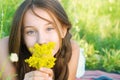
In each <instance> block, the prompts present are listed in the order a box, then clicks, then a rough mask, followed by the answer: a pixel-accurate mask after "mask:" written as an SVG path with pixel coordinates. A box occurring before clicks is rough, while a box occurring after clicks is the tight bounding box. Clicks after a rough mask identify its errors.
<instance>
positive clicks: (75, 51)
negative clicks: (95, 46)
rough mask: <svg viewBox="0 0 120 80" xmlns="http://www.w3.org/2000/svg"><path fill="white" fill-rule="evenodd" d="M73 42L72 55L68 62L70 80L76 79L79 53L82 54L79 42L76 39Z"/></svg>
mask: <svg viewBox="0 0 120 80" xmlns="http://www.w3.org/2000/svg"><path fill="white" fill-rule="evenodd" d="M71 44H72V56H71V60H70V62H69V64H68V67H69V77H68V80H75V78H76V72H77V66H78V60H79V54H80V48H79V46H78V44H77V43H76V42H74V41H71Z"/></svg>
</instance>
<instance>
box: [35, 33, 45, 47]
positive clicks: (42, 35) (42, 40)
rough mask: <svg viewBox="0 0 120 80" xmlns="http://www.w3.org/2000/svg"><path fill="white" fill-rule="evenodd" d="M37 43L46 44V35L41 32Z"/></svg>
mask: <svg viewBox="0 0 120 80" xmlns="http://www.w3.org/2000/svg"><path fill="white" fill-rule="evenodd" d="M37 43H38V44H40V45H42V44H46V43H47V42H46V36H45V35H44V34H39V35H38V40H37Z"/></svg>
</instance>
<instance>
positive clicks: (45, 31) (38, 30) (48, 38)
mask: <svg viewBox="0 0 120 80" xmlns="http://www.w3.org/2000/svg"><path fill="white" fill-rule="evenodd" d="M35 12H37V13H38V15H39V16H42V17H43V18H45V19H47V20H49V21H50V22H51V23H50V22H48V21H45V20H43V19H41V18H39V17H37V16H35V15H34V14H33V13H32V12H31V10H28V11H27V12H26V14H25V16H24V20H23V22H24V23H23V25H24V41H25V44H26V46H27V48H29V47H32V46H33V45H34V44H35V43H39V44H40V45H42V44H46V43H48V42H55V43H56V46H55V49H54V50H53V55H55V54H56V53H57V51H58V50H59V48H60V39H59V37H58V33H57V30H56V28H55V26H54V23H53V20H52V18H51V17H50V16H49V14H48V13H47V12H46V11H44V10H42V9H37V8H36V9H35ZM61 31H63V34H62V35H63V36H61V37H62V38H64V36H65V33H66V29H62V30H61ZM8 39H9V38H8V37H7V38H4V39H2V40H0V53H1V57H0V64H2V65H3V61H5V60H6V61H7V63H8V64H6V65H7V66H8V65H9V66H10V67H6V68H5V73H4V77H6V76H7V75H10V74H14V73H15V68H14V66H13V65H11V62H10V61H9V60H8V59H7V56H8ZM71 44H72V57H71V59H70V62H69V64H68V67H69V77H68V80H75V75H76V71H77V64H78V59H79V46H78V45H77V44H76V43H75V42H74V41H72V40H71ZM0 69H1V67H0ZM11 70H12V71H11ZM8 72H9V73H8ZM6 73H7V74H6ZM53 76H54V74H53V71H52V69H48V68H41V69H39V70H36V71H31V72H28V73H26V74H25V77H24V80H38V79H39V80H52V79H53Z"/></svg>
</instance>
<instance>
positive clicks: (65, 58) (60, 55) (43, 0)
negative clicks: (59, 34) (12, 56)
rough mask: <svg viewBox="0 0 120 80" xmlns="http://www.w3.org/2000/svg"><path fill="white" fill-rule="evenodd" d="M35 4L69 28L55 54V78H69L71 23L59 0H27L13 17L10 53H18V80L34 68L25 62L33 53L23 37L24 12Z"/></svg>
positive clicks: (65, 79) (21, 79) (63, 79)
mask: <svg viewBox="0 0 120 80" xmlns="http://www.w3.org/2000/svg"><path fill="white" fill-rule="evenodd" d="M33 5H34V6H36V7H37V8H42V9H45V10H48V11H49V12H51V13H52V14H53V15H54V16H55V17H56V19H57V20H58V21H59V22H60V24H61V27H66V28H67V33H66V35H65V37H64V38H62V45H61V48H60V50H59V51H58V52H57V53H56V55H55V57H56V58H57V60H56V63H55V66H54V68H53V71H54V77H55V80H67V79H68V75H69V69H68V62H69V61H70V58H71V54H72V49H71V43H70V39H71V34H70V32H69V30H70V29H71V23H70V21H69V19H68V17H67V15H66V13H65V11H64V9H63V7H62V6H61V5H60V3H59V2H58V0H25V1H24V2H23V3H22V4H21V5H20V6H19V8H18V9H17V11H16V13H15V16H14V18H13V22H12V28H11V33H10V37H9V53H17V54H18V57H19V61H18V62H17V64H16V67H17V70H16V71H17V74H18V76H17V77H18V80H23V79H24V75H25V73H27V72H29V71H32V70H34V69H32V68H29V67H28V65H27V64H26V63H25V62H24V60H25V59H26V58H29V57H30V56H31V54H30V52H29V51H28V50H27V48H26V45H25V43H24V37H23V36H24V35H23V18H24V14H25V13H26V11H27V10H28V9H33ZM54 21H55V20H54ZM55 23H56V22H55ZM56 25H57V24H56ZM63 25H64V26H63ZM57 27H59V26H57ZM58 31H59V30H58Z"/></svg>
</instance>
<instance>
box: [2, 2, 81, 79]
mask: <svg viewBox="0 0 120 80" xmlns="http://www.w3.org/2000/svg"><path fill="white" fill-rule="evenodd" d="M70 29H71V23H70V21H69V20H68V17H67V15H66V13H65V11H64V9H63V7H62V6H61V5H60V3H59V2H58V0H25V1H24V2H23V3H22V4H21V5H20V7H19V8H18V9H17V11H16V14H15V16H14V19H13V23H12V29H11V33H10V36H9V37H7V38H4V39H2V40H1V41H0V54H1V57H0V64H2V63H3V61H6V66H7V67H5V71H4V73H3V76H4V77H6V76H8V75H12V74H15V73H16V74H17V77H16V78H14V77H13V78H14V80H75V75H76V71H77V64H78V59H79V53H80V50H79V46H78V45H77V44H76V43H75V42H74V41H73V40H71V34H70V32H69V30H70ZM48 42H55V43H56V45H55V49H54V50H53V56H54V57H56V58H57V60H56V62H55V66H54V67H53V68H52V69H48V68H40V69H39V70H35V69H33V68H30V67H29V66H28V64H27V63H26V62H25V59H27V58H29V57H30V56H31V55H32V53H31V52H30V51H29V48H30V47H32V46H33V45H34V44H35V43H38V44H39V45H42V44H47V43H48ZM10 53H16V54H17V55H18V57H19V60H18V62H17V63H16V64H14V65H12V64H11V62H10V61H9V60H8V59H6V58H7V56H9V54H10ZM0 68H1V67H0ZM12 80H13V79H12Z"/></svg>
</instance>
